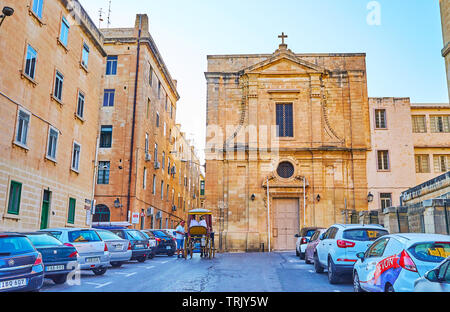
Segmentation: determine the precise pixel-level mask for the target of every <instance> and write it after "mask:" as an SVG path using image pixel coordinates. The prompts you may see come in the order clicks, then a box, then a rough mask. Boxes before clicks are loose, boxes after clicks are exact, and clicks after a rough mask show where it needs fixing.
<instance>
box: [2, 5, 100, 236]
mask: <svg viewBox="0 0 450 312" xmlns="http://www.w3.org/2000/svg"><path fill="white" fill-rule="evenodd" d="M1 4H2V7H3V5H4V6H10V7H12V8H13V9H14V11H15V12H14V15H12V16H11V17H8V18H7V19H6V20H5V21H4V22H3V24H2V26H1V28H0V51H1V52H0V120H1V122H0V230H14V231H21V230H38V229H40V228H48V227H64V226H68V227H71V226H77V227H82V226H86V224H87V221H88V220H87V219H86V211H87V210H86V208H87V209H90V205H91V201H92V199H93V195H94V194H93V189H92V182H93V178H94V163H93V160H94V155H95V146H96V144H95V142H96V135H97V122H98V114H99V113H98V103H99V98H100V94H101V93H100V81H101V72H103V70H102V68H103V57H104V56H106V54H105V51H104V49H103V47H102V43H103V36H102V34H101V33H100V32H99V31H98V30H97V28H96V27H95V25H94V24H93V23H92V21H91V20H90V18H89V17H88V15H87V14H86V12H85V11H84V10H83V8H82V7H81V6H80V5H79V3H78V1H71V2H68V1H63V0H49V1H44V2H43V1H37V0H27V1H25V0H23V1H16V0H4V1H2V2H1Z"/></svg>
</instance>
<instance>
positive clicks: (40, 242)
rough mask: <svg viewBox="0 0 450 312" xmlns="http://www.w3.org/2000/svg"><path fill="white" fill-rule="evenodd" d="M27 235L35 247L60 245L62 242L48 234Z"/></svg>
mask: <svg viewBox="0 0 450 312" xmlns="http://www.w3.org/2000/svg"><path fill="white" fill-rule="evenodd" d="M27 237H28V238H29V239H30V241H31V242H32V243H33V245H34V246H35V247H42V246H61V245H62V244H63V243H61V242H60V241H59V240H57V239H56V238H55V237H53V236H52V235H50V234H30V235H27Z"/></svg>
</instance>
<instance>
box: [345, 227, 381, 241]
mask: <svg viewBox="0 0 450 312" xmlns="http://www.w3.org/2000/svg"><path fill="white" fill-rule="evenodd" d="M388 234H389V233H388V231H386V230H382V229H352V230H345V231H344V233H343V238H344V239H349V240H354V241H374V240H377V239H378V238H380V237H381V236H384V235H388Z"/></svg>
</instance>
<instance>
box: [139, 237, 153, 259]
mask: <svg viewBox="0 0 450 312" xmlns="http://www.w3.org/2000/svg"><path fill="white" fill-rule="evenodd" d="M140 232H141V233H142V234H144V235H145V237H147V238H148V241H149V246H150V253H149V255H148V259H153V258H154V257H155V253H156V251H155V249H156V238H155V235H153V233H152V232H151V231H150V230H140Z"/></svg>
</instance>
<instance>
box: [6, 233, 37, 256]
mask: <svg viewBox="0 0 450 312" xmlns="http://www.w3.org/2000/svg"><path fill="white" fill-rule="evenodd" d="M34 251H35V249H34V247H33V245H32V244H31V242H30V240H29V239H28V238H26V237H23V236H5V237H0V256H10V255H17V254H22V253H28V252H34Z"/></svg>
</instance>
